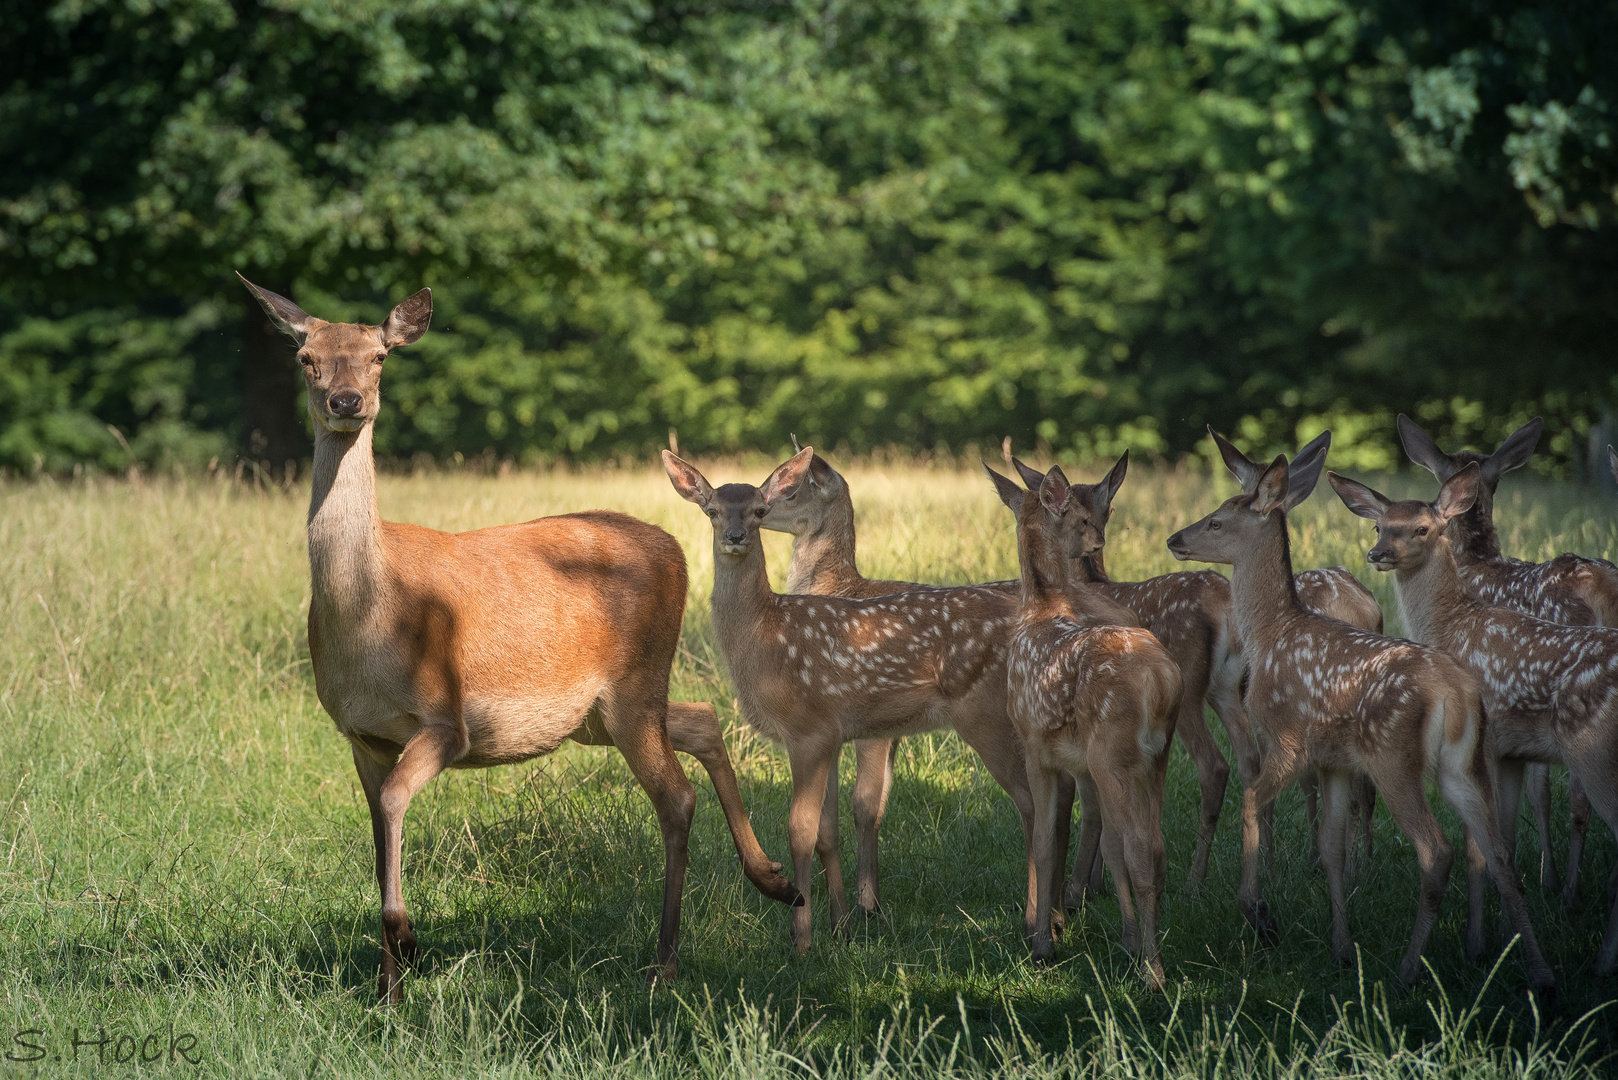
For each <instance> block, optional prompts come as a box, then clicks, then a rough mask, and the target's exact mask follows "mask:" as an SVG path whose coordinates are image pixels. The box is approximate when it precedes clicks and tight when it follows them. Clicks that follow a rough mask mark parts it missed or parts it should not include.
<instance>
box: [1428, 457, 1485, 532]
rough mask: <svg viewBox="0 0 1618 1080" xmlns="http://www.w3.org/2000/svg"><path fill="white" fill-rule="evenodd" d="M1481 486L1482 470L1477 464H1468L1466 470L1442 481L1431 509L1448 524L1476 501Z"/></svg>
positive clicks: (1470, 507)
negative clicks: (1442, 483) (1442, 484)
mask: <svg viewBox="0 0 1618 1080" xmlns="http://www.w3.org/2000/svg"><path fill="white" fill-rule="evenodd" d="M1482 486H1483V470H1482V468H1480V467H1479V465H1478V463H1477V462H1475V461H1473V462H1468V463H1467V466H1466V468H1464V469H1462V470H1461V471H1460V472H1458V473H1456V474H1455V475H1454V476H1452V477H1450V478H1449V479H1448V480H1445V481H1444V486H1443V487H1441V488H1439V489H1438V498H1437V499H1436V500H1435V501H1434V502H1433V509H1434V510H1435V511H1437V512H1438V516H1439V517H1441V518H1443V519H1444V521H1445V522H1448V521H1449V519H1450V518H1452V517H1454V516H1456V515H1457V514H1464V513H1466V512H1467V511H1468V510H1470V509H1472V504H1473V503H1475V502H1477V501H1478V490H1479V489H1480V488H1481V487H1482Z"/></svg>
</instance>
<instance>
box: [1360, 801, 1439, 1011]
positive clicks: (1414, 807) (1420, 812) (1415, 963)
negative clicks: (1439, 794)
mask: <svg viewBox="0 0 1618 1080" xmlns="http://www.w3.org/2000/svg"><path fill="white" fill-rule="evenodd" d="M1373 779H1374V780H1375V781H1376V786H1377V790H1378V791H1380V792H1381V793H1382V801H1383V802H1384V803H1385V804H1386V805H1387V808H1388V813H1389V814H1390V815H1392V817H1393V820H1394V821H1395V822H1397V823H1398V826H1399V830H1400V831H1401V832H1403V833H1404V834H1405V838H1406V839H1407V840H1409V841H1410V845H1411V847H1413V848H1415V851H1416V864H1417V865H1418V866H1419V867H1420V868H1421V891H1420V893H1419V894H1418V896H1417V907H1416V925H1415V927H1414V928H1413V929H1412V931H1411V934H1410V945H1409V947H1408V948H1406V950H1405V955H1404V959H1403V960H1401V961H1400V962H1399V982H1400V984H1401V985H1403V986H1414V985H1415V984H1416V982H1417V981H1418V980H1419V979H1420V978H1421V954H1422V951H1423V950H1424V949H1426V947H1427V939H1428V937H1430V936H1431V935H1432V932H1433V924H1435V923H1436V922H1437V921H1438V907H1439V904H1440V903H1441V902H1442V901H1443V899H1444V890H1445V889H1446V888H1447V887H1448V885H1449V874H1450V870H1451V869H1452V868H1453V866H1454V864H1455V853H1454V851H1453V850H1452V849H1451V848H1450V844H1449V841H1447V840H1445V839H1444V831H1443V829H1441V828H1439V826H1438V819H1437V818H1435V817H1433V811H1432V808H1431V807H1430V806H1428V805H1427V799H1426V795H1425V793H1424V792H1423V790H1422V787H1423V785H1422V777H1421V773H1420V772H1419V771H1411V772H1409V773H1408V774H1407V775H1400V776H1397V777H1393V776H1383V775H1374V776H1373Z"/></svg>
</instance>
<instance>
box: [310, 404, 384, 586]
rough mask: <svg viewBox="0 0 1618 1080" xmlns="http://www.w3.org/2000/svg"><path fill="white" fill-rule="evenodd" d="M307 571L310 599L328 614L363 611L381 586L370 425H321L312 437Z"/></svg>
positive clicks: (379, 536) (380, 534)
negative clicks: (350, 429) (334, 427)
mask: <svg viewBox="0 0 1618 1080" xmlns="http://www.w3.org/2000/svg"><path fill="white" fill-rule="evenodd" d="M309 571H310V579H311V586H312V593H313V597H314V603H315V604H316V605H318V606H319V607H320V608H321V609H322V610H324V611H327V612H329V613H331V614H333V615H345V614H348V615H360V614H363V613H365V612H367V611H369V610H370V609H371V608H372V607H373V605H375V604H376V602H377V599H378V597H379V595H380V593H381V591H382V589H381V586H382V519H381V516H380V515H379V514H378V513H377V509H376V462H375V460H374V459H373V458H372V456H371V425H370V424H366V425H365V426H364V427H362V428H360V429H359V430H358V431H355V432H352V433H350V432H340V431H329V430H326V429H324V428H323V429H321V430H320V431H319V432H318V433H317V435H316V436H315V470H314V492H313V494H312V495H311V496H310V499H309Z"/></svg>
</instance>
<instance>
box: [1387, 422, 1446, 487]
mask: <svg viewBox="0 0 1618 1080" xmlns="http://www.w3.org/2000/svg"><path fill="white" fill-rule="evenodd" d="M1395 426H1396V427H1398V429H1399V441H1400V442H1401V443H1403V444H1404V448H1405V453H1406V454H1408V455H1409V456H1410V460H1411V461H1414V462H1415V463H1416V464H1417V465H1420V466H1421V467H1422V468H1424V469H1426V470H1427V471H1428V472H1430V473H1432V474H1433V475H1434V476H1436V477H1438V479H1439V480H1440V481H1444V480H1448V479H1449V478H1450V477H1451V476H1452V475H1454V473H1455V461H1454V459H1452V458H1451V457H1450V456H1449V455H1448V454H1446V453H1444V451H1442V450H1440V449H1439V448H1438V444H1437V443H1435V442H1433V437H1432V436H1431V435H1429V434H1427V433H1426V432H1425V431H1423V430H1422V428H1421V425H1420V424H1418V423H1416V422H1415V421H1414V420H1412V419H1410V417H1408V416H1406V415H1405V414H1404V413H1400V414H1399V419H1398V420H1397V421H1395Z"/></svg>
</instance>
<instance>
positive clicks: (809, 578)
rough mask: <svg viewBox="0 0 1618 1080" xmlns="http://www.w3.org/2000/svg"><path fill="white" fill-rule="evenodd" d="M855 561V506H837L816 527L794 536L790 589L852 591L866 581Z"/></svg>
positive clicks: (825, 593)
mask: <svg viewBox="0 0 1618 1080" xmlns="http://www.w3.org/2000/svg"><path fill="white" fill-rule="evenodd" d="M864 580H865V579H864V577H863V576H862V575H861V574H860V571H859V567H858V565H857V564H856V563H855V561H854V508H853V506H852V505H845V506H838V507H836V508H835V509H833V510H832V511H831V512H829V513H828V514H827V515H826V517H825V519H824V520H822V521H821V522H820V523H819V524H818V526H817V527H816V528H814V529H813V530H811V531H809V532H803V533H797V534H795V535H794V536H793V537H792V565H791V566H790V567H788V568H787V592H789V593H815V594H817V595H820V596H842V595H845V594H852V593H853V592H854V591H856V590H857V589H858V587H859V586H860V585H861V584H862V583H863V582H864Z"/></svg>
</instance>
